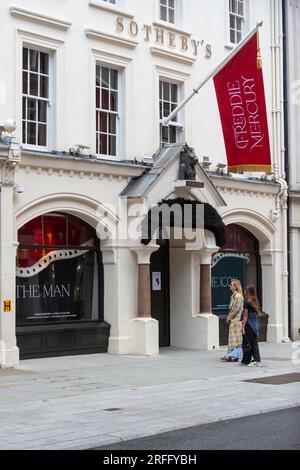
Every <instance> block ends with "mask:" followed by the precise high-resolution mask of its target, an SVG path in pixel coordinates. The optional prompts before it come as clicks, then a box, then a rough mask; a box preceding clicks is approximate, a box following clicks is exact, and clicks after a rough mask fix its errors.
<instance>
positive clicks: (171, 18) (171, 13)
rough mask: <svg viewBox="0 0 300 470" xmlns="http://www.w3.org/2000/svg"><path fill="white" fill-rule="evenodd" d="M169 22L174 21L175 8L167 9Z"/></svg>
mask: <svg viewBox="0 0 300 470" xmlns="http://www.w3.org/2000/svg"><path fill="white" fill-rule="evenodd" d="M169 22H170V23H173V24H174V23H175V10H169Z"/></svg>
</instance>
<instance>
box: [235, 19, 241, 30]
mask: <svg viewBox="0 0 300 470" xmlns="http://www.w3.org/2000/svg"><path fill="white" fill-rule="evenodd" d="M236 29H237V30H238V31H242V20H241V18H237V19H236Z"/></svg>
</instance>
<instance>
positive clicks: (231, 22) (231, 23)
mask: <svg viewBox="0 0 300 470" xmlns="http://www.w3.org/2000/svg"><path fill="white" fill-rule="evenodd" d="M230 28H232V29H234V28H235V17H234V16H233V15H230Z"/></svg>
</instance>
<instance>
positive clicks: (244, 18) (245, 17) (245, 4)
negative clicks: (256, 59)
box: [225, 0, 249, 49]
mask: <svg viewBox="0 0 300 470" xmlns="http://www.w3.org/2000/svg"><path fill="white" fill-rule="evenodd" d="M230 1H231V0H225V2H226V47H228V48H230V49H232V48H233V47H235V46H236V45H237V44H238V42H232V41H231V34H230V30H231V28H230V17H231V15H232V14H233V13H232V12H231V10H230ZM234 1H243V16H239V15H238V14H235V17H236V18H238V17H239V18H241V20H242V36H241V40H242V39H243V37H244V36H245V34H246V31H247V28H248V23H249V21H248V19H249V3H248V0H234ZM236 31H237V30H235V36H236Z"/></svg>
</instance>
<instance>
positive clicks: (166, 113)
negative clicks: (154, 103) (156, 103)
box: [163, 103, 170, 117]
mask: <svg viewBox="0 0 300 470" xmlns="http://www.w3.org/2000/svg"><path fill="white" fill-rule="evenodd" d="M163 110H164V117H167V116H169V114H170V103H163Z"/></svg>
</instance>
